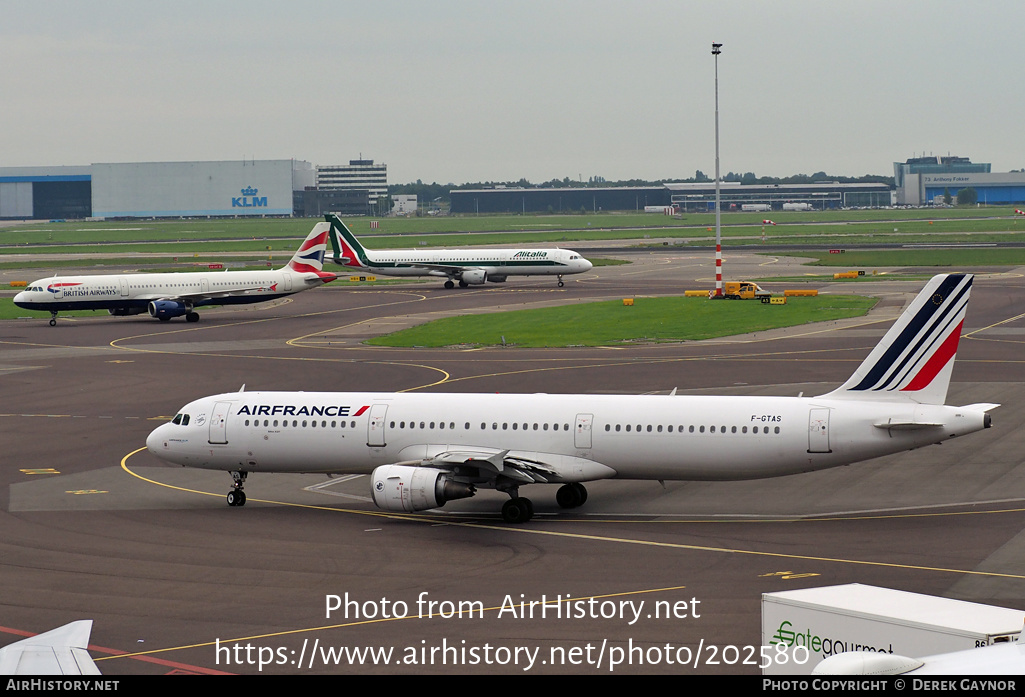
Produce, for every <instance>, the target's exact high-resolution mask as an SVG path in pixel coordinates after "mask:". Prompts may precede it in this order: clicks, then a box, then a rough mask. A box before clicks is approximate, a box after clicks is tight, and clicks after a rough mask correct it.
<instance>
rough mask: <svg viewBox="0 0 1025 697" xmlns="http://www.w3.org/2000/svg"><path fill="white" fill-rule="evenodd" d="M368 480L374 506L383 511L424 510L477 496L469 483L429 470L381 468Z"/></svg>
mask: <svg viewBox="0 0 1025 697" xmlns="http://www.w3.org/2000/svg"><path fill="white" fill-rule="evenodd" d="M370 479H371V482H372V488H371V490H370V492H371V495H372V496H373V497H374V503H375V504H376V505H377V507H378V508H383V509H384V510H386V511H405V512H407V513H410V512H412V511H426V510H428V509H430V508H441V507H442V506H444V505H445V503H446V502H448V501H453V500H455V499H465V498H469V497H470V496H473V495H474V494H476V493H477V488H476V487H475V486H474V485H473V484H467V483H465V482H456V481H453V480H452V479H451V475H450V474H449V473H448V472H445V471H443V470H439V469H434V468H433V467H410V466H409V465H383V466H381V467H378V468H377V469H375V470H374V471H373V472H372V473H371V475H370Z"/></svg>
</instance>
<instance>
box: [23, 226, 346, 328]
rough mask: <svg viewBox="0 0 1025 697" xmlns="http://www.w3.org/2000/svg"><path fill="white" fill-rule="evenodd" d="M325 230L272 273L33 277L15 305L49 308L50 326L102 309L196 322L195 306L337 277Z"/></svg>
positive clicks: (249, 299)
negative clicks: (329, 267) (63, 317)
mask: <svg viewBox="0 0 1025 697" xmlns="http://www.w3.org/2000/svg"><path fill="white" fill-rule="evenodd" d="M330 230H331V226H330V224H329V223H326V222H324V223H317V224H316V225H315V226H314V227H313V230H311V231H310V234H308V235H307V236H306V239H305V240H303V243H302V244H301V245H300V246H299V249H298V250H297V251H296V253H295V254H293V255H292V258H291V259H290V260H289V262H288V263H287V264H285V265H284V266H282V267H281V268H280V269H277V270H273V271H224V272H216V273H215V272H212V271H202V272H197V271H192V272H174V273H144V274H114V275H105V276H52V277H50V278H43V279H40V280H38V281H33V282H32V283H31V284H29V286H28V287H27V288H25V290H23V291H21V292H20V293H18V294H17V295H15V296H14V304H15V305H17V306H18V307H20V308H22V309H25V310H34V311H41V312H49V313H50V326H51V327H52V326H54V325H56V324H57V313H59V312H62V311H69V310H107V312H109V313H110V314H111V315H115V316H118V317H123V316H128V315H141V314H142V313H144V312H147V311H148V312H149V314H150V316H151V317H155V318H157V319H159V320H162V321H165V322H166V321H168V320H170V319H171V318H173V317H182V316H184V317H185V319H186V321H188V322H198V321H199V313H198V312H196V311H195V308H197V307H201V306H204V305H236V304H248V303H258V302H265V301H267V300H274V299H276V298H281V297H284V296H286V295H292V294H294V293H299V292H301V291H304V290H309V289H310V288H315V287H317V286H320V285H323V284H325V283H330V282H331V281H333V280H335V279H336V278H338V276H337V274H333V273H328V272H326V271H324V254H325V252H326V250H327V239H328V235H329V232H330Z"/></svg>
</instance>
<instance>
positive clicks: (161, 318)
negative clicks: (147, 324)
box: [157, 317, 171, 322]
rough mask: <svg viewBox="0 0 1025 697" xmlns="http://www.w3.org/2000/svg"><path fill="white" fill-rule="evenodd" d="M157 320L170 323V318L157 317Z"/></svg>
mask: <svg viewBox="0 0 1025 697" xmlns="http://www.w3.org/2000/svg"><path fill="white" fill-rule="evenodd" d="M157 319H159V320H160V321H161V322H170V321H171V318H170V317H158V318H157Z"/></svg>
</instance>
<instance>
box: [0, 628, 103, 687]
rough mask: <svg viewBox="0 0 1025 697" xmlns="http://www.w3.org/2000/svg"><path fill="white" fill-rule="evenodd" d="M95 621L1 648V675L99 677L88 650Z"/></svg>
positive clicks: (39, 635)
mask: <svg viewBox="0 0 1025 697" xmlns="http://www.w3.org/2000/svg"><path fill="white" fill-rule="evenodd" d="M92 628H93V621H92V620H78V621H77V622H71V623H70V624H66V625H64V626H63V627H58V628H57V629H51V630H50V631H48V632H44V633H43V634H37V635H36V636H34V637H29V638H28V639H22V640H21V641H16V642H14V643H13V644H8V645H7V646H5V647H3V648H2V649H0V675H99V674H100V670H99V668H97V667H96V664H95V663H93V659H92V657H91V656H90V655H89V652H88V651H86V648H87V647H88V646H89V634H90V633H91V632H92Z"/></svg>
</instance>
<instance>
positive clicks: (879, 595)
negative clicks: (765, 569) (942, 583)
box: [762, 583, 1025, 675]
mask: <svg viewBox="0 0 1025 697" xmlns="http://www.w3.org/2000/svg"><path fill="white" fill-rule="evenodd" d="M1023 618H1025V611H1023V610H1012V609H1008V608H1003V607H994V606H992V605H982V604H979V603H969V602H966V601H963V600H952V599H950V598H938V597H936V596H931V595H922V594H919V593H908V592H906V591H898V590H892V589H890V588H879V587H877V586H866V585H862V584H860V583H848V584H845V585H841V586H823V587H820V588H805V589H803V590H794V591H780V592H777V593H763V594H762V646H763V647H768V648H763V649H762V652H763V654H765V655H766V656H768V657H771V658H772V659H773V660H772V661H771V663H769V665H768V667H767V668H765V669H763V670H762V673H763V674H765V675H810V674H811V671H812V670H813V669H814V668H815V666H816V665H818V663H819V662H821V661H822V660H824V659H826V658H828V657H829V656H833V655H835V654H838V653H843V652H844V651H878V652H885V653H893V654H900V655H902V656H910V657H913V658H919V657H921V656H930V655H934V654H942V653H949V652H952V651H961V650H964V649H971V648H975V647H978V646H988V645H990V644H994V643H1000V642H1005V641H1014V640H1015V639H1016V638H1017V637H1018V635H1019V634H1020V633H1021V631H1022V621H1023ZM769 649H771V651H770V650H769Z"/></svg>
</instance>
